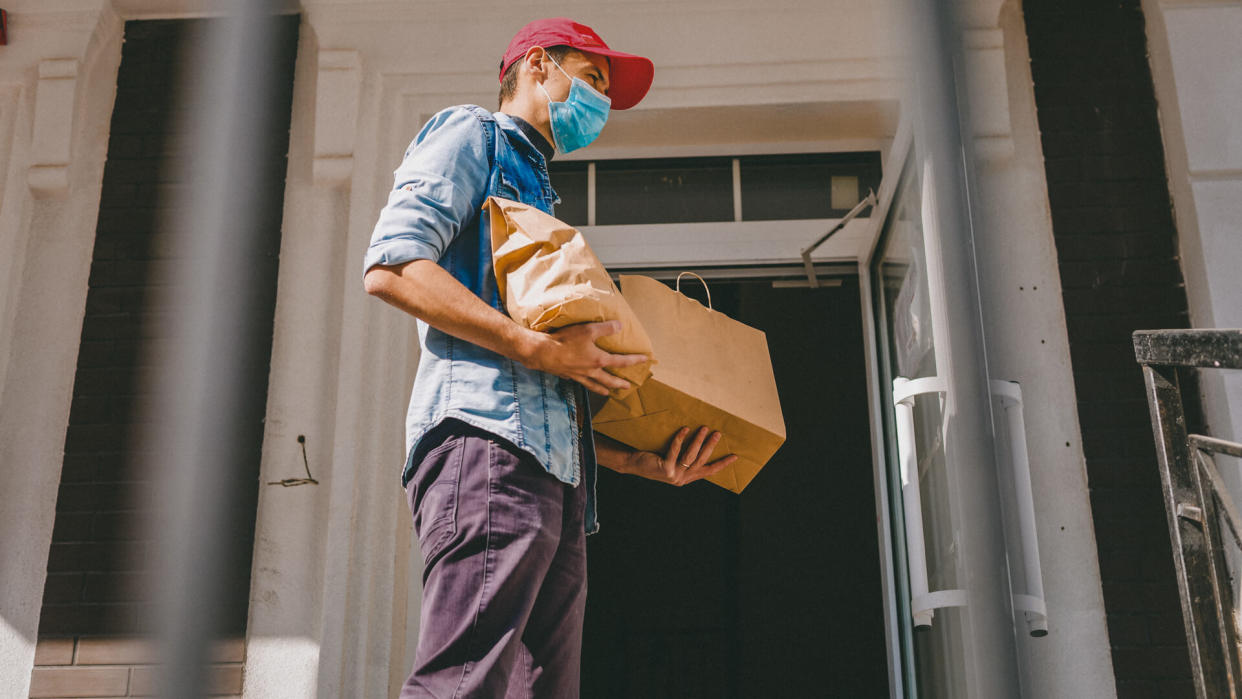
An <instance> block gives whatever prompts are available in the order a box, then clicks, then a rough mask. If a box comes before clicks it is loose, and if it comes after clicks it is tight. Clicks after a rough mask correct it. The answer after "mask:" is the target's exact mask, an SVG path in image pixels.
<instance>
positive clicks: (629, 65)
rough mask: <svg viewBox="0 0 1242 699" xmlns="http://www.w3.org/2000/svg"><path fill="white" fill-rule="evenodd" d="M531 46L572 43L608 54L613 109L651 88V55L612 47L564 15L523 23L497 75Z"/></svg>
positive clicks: (635, 101) (631, 102)
mask: <svg viewBox="0 0 1242 699" xmlns="http://www.w3.org/2000/svg"><path fill="white" fill-rule="evenodd" d="M532 46H542V47H544V48H551V47H553V46H572V47H574V48H576V49H579V50H581V51H585V52H587V53H593V54H596V55H599V56H607V57H608V59H609V77H608V83H609V85H608V98H609V99H610V100H612V108H613V109H629V108H630V107H633V106H634V105H636V104H638V102H639V100H641V99H642V98H643V97H644V96H645V95H646V94H647V90H648V89H650V88H651V78H652V76H654V75H655V66H653V65H652V64H651V59H649V58H643V57H642V56H635V55H633V54H629V53H622V52H620V51H613V50H612V49H610V48H608V44H605V43H604V40H603V39H601V38H599V34H596V33H595V30H594V29H591V28H590V27H588V26H587V25H585V24H579V23H578V22H575V21H573V20H571V19H566V18H564V17H551V18H548V19H537V20H535V21H534V22H531V23H530V24H528V25H526V26H525V27H522V28H521V29H519V30H518V33H517V34H516V35H515V36H514V37H513V41H510V42H509V48H508V49H506V50H505V56H504V58H502V59H501V60H500V79H501V80H504V77H505V71H506V70H508V69H509V66H510V65H512V64H513V62H514V61H516V60H518V59H519V58H521V57H522V56H525V55H526V52H527V51H529V50H530V48H531V47H532Z"/></svg>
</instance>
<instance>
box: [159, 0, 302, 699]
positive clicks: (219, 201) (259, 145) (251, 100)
mask: <svg viewBox="0 0 1242 699" xmlns="http://www.w3.org/2000/svg"><path fill="white" fill-rule="evenodd" d="M219 7H220V8H221V9H222V10H223V14H222V16H221V17H220V18H218V19H212V20H208V21H205V22H204V23H203V25H204V26H205V29H204V32H203V34H201V35H196V36H195V37H194V38H193V39H194V43H193V46H192V49H191V50H192V54H191V55H190V56H189V57H190V58H191V59H192V60H191V63H190V66H189V68H188V69H187V70H186V71H185V72H183V74H182V75H181V82H182V84H183V85H185V86H186V87H185V89H184V90H183V94H182V95H180V96H179V99H180V105H181V109H180V110H179V111H180V113H182V114H185V115H186V116H185V118H186V119H188V120H189V125H190V129H189V132H190V133H191V134H192V137H191V138H192V141H191V143H190V144H189V148H188V150H189V155H188V156H186V157H185V158H184V159H183V161H182V163H181V169H182V171H181V173H180V177H179V178H178V180H177V181H179V182H185V183H187V184H185V185H183V186H182V187H181V188H180V189H179V190H178V193H177V194H176V195H175V199H176V200H175V201H172V202H166V203H165V204H166V205H170V206H171V209H170V210H171V211H172V212H173V213H172V214H171V215H170V218H169V220H166V221H165V222H164V223H165V225H167V226H168V227H169V233H170V234H171V236H172V240H173V246H174V247H173V249H174V257H175V259H176V260H178V264H176V265H174V266H173V268H172V269H171V270H169V272H170V277H169V278H170V285H171V287H172V291H171V293H172V295H173V299H172V304H171V308H174V309H175V313H174V314H172V317H171V318H170V319H169V320H168V321H167V322H168V323H169V327H168V328H167V329H168V331H169V333H168V334H169V335H170V336H172V337H174V338H175V341H174V344H173V345H172V347H171V351H169V352H168V353H167V354H166V356H163V357H160V358H159V362H158V364H156V365H155V366H154V367H153V369H152V373H151V374H150V375H149V376H148V377H147V378H146V381H147V386H148V388H149V390H150V392H151V394H152V396H153V397H152V399H151V400H150V402H149V403H148V404H147V405H146V406H145V409H146V410H150V411H152V414H151V417H153V418H154V417H158V423H159V424H160V425H162V426H164V427H163V429H161V430H159V431H158V433H155V434H151V433H148V434H145V435H142V438H143V439H144V441H145V449H144V452H145V453H147V454H149V456H147V457H146V459H145V461H146V463H145V464H144V465H145V467H146V468H147V469H148V478H150V479H151V480H152V481H153V482H154V486H155V487H154V488H153V489H152V496H153V497H154V499H155V501H154V502H153V503H152V510H153V511H154V512H155V515H154V517H155V519H153V520H152V526H154V527H155V528H156V531H155V532H154V538H155V540H156V542H157V549H156V567H155V571H154V572H155V573H156V576H157V577H156V578H155V579H154V585H155V586H156V590H155V595H156V599H157V604H156V606H155V610H154V611H155V618H153V619H151V620H150V623H151V626H153V628H154V629H155V630H156V631H157V632H158V637H159V638H158V640H159V646H158V647H159V649H160V653H161V655H162V657H161V667H160V675H159V681H160V686H159V692H160V695H161V696H165V697H174V698H177V699H180V698H182V697H201V696H206V694H207V691H208V681H209V680H208V675H207V663H208V662H209V661H210V657H209V655H210V645H211V642H212V641H213V640H214V639H215V638H217V637H218V635H219V633H220V630H221V629H220V626H221V621H222V617H223V616H224V615H223V614H222V613H221V609H222V607H223V605H224V604H225V602H226V600H227V599H228V595H230V594H234V595H235V594H239V593H240V594H247V591H235V590H226V589H224V582H223V581H224V580H226V579H227V577H226V576H225V575H223V570H224V566H225V565H226V560H227V556H226V555H225V554H226V552H227V547H228V545H229V542H228V541H227V540H226V539H227V537H226V536H225V532H226V531H227V530H228V527H227V523H228V514H227V513H228V511H229V508H230V504H231V502H233V501H234V500H235V499H236V493H237V491H238V489H239V488H240V487H242V483H243V480H244V479H243V478H242V474H241V467H242V464H243V463H244V462H245V457H244V455H243V453H242V444H241V442H242V440H241V439H240V438H239V437H240V436H241V435H242V434H243V432H244V425H243V424H241V423H242V419H241V416H242V415H243V413H244V412H245V411H243V410H242V409H241V408H240V405H241V400H242V398H243V396H244V394H245V392H246V391H248V390H255V389H254V387H252V386H248V385H246V372H245V368H246V365H247V362H248V360H249V359H250V358H249V357H248V354H250V353H251V352H252V351H251V349H250V348H251V347H252V346H253V344H254V343H252V342H250V334H251V333H253V332H254V327H255V323H254V322H252V320H251V317H252V315H253V314H254V310H253V307H254V304H252V303H250V299H251V298H252V296H253V294H252V290H253V289H255V288H256V284H258V283H259V282H260V281H261V280H260V278H259V277H260V272H259V265H258V264H256V259H257V258H258V257H259V255H260V252H259V250H257V249H256V246H257V245H258V244H259V242H260V241H261V240H262V238H263V236H261V235H259V234H258V233H259V230H260V227H261V225H262V222H261V220H260V214H261V210H260V206H261V201H262V198H263V196H264V191H263V189H264V188H263V187H261V186H260V182H261V177H262V165H261V159H262V154H264V153H266V152H267V151H268V150H269V149H268V148H265V147H264V141H263V139H264V138H265V134H267V133H270V121H271V120H272V119H273V118H274V116H275V110H274V109H273V101H272V99H271V98H270V96H271V95H272V94H273V93H274V92H275V91H274V90H273V87H274V80H275V79H276V75H277V68H276V63H277V62H276V61H275V60H274V54H273V47H274V45H275V42H274V41H273V40H272V39H273V37H274V36H275V32H276V30H277V28H278V25H277V21H278V20H277V17H276V15H275V14H274V12H273V11H274V10H275V9H276V8H275V7H274V6H273V5H272V4H269V3H268V2H266V1H259V0H227V1H225V2H221V3H220V4H219ZM146 424H148V425H150V424H153V423H152V421H151V420H148V421H147V423H146ZM149 432H150V431H149Z"/></svg>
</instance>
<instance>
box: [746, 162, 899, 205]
mask: <svg viewBox="0 0 1242 699" xmlns="http://www.w3.org/2000/svg"><path fill="white" fill-rule="evenodd" d="M738 160H739V161H740V165H741V175H742V220H744V221H772V220H788V219H797V218H840V217H841V216H844V215H845V214H846V213H848V212H849V210H850V209H851V208H853V206H854V205H855V204H857V203H858V201H859V200H860V199H861V198H862V197H864V196H866V193H867V190H868V189H876V188H878V187H879V186H880V154H879V153H875V152H869V153H802V154H792V155H751V156H743V157H741V158H739V159H738ZM863 215H864V216H866V215H867V214H866V213H864V214H863Z"/></svg>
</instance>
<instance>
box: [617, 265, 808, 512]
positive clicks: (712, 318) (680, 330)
mask: <svg viewBox="0 0 1242 699" xmlns="http://www.w3.org/2000/svg"><path fill="white" fill-rule="evenodd" d="M621 293H622V294H623V295H624V296H625V299H626V300H627V301H629V303H630V307H631V308H633V309H634V312H635V313H636V314H637V315H638V319H639V321H640V322H641V323H642V325H643V327H644V328H646V330H647V334H648V335H650V337H651V343H652V347H653V348H654V349H655V356H656V357H658V358H659V360H660V363H659V364H657V365H655V366H654V367H653V373H652V376H651V378H650V379H649V380H648V381H647V382H646V383H644V384H643V385H642V386H641V387H639V389H638V390H637V391H635V392H634V393H633V394H631V395H629V396H628V397H625V398H623V399H620V400H618V399H615V398H612V399H609V401H608V402H607V403H606V404H605V405H604V407H603V408H601V409H600V412H599V413H597V414H596V416H595V418H594V426H595V430H596V431H598V432H600V433H602V434H605V435H608V436H609V437H612V438H613V439H615V440H617V441H619V442H622V443H623V444H628V445H629V446H631V447H634V448H635V449H641V450H644V451H654V452H656V453H663V452H664V451H665V450H666V449H667V448H668V445H669V442H670V441H671V440H672V438H673V435H674V433H676V431H677V430H678V429H680V428H681V427H683V426H688V427H691V428H697V427H698V426H699V425H707V426H708V427H710V428H712V429H713V430H719V431H720V433H721V434H722V435H723V436H722V438H721V440H720V443H719V444H717V445H716V449H715V450H714V451H713V452H712V453H713V460H714V459H715V458H717V457H722V456H725V455H728V454H737V455H738V460H737V461H735V462H734V463H733V465H731V466H729V467H728V468H726V469H725V470H723V471H721V472H720V473H718V474H716V475H715V476H712V477H711V478H710V479H709V480H711V482H712V483H715V484H716V485H719V486H720V487H722V488H727V489H728V490H732V491H733V492H735V493H740V492H742V489H743V488H745V487H746V484H747V483H750V481H751V479H753V478H754V477H755V474H757V473H758V472H759V469H760V468H762V467H763V465H764V464H766V463H767V462H768V459H770V458H772V455H773V454H775V453H776V450H777V449H778V448H780V446H781V444H783V443H784V442H785V420H784V417H783V416H782V414H781V405H780V398H779V396H778V395H777V392H776V377H775V376H774V375H773V373H772V359H771V357H770V356H769V354H768V342H767V336H766V335H764V333H763V332H762V331H760V330H756V329H754V328H752V327H749V326H747V325H743V324H742V323H739V322H737V321H736V320H733V319H732V318H729V317H728V316H726V315H724V314H723V313H720V312H718V311H713V310H711V309H708V308H704V307H703V305H702V304H700V303H699V302H698V301H695V300H694V299H691V298H688V297H686V296H683V295H682V294H679V293H677V292H675V291H673V290H672V289H669V288H668V287H666V286H664V285H663V284H661V283H660V282H658V281H656V280H654V279H651V278H649V277H641V276H631V275H622V276H621Z"/></svg>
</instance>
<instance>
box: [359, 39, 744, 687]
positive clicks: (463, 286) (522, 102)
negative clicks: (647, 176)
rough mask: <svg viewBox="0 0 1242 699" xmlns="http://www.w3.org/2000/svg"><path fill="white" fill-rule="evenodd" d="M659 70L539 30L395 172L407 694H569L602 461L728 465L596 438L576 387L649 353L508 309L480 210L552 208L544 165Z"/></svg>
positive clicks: (391, 297) (596, 332) (389, 297)
mask: <svg viewBox="0 0 1242 699" xmlns="http://www.w3.org/2000/svg"><path fill="white" fill-rule="evenodd" d="M653 70H654V69H653V67H652V63H651V61H650V60H648V59H646V58H642V57H640V56H634V55H631V54H626V53H621V52H620V51H613V50H612V49H610V48H608V45H607V44H605V43H604V41H603V39H601V38H600V37H599V35H598V34H596V33H595V32H594V31H593V30H592V29H591V28H590V27H588V26H586V25H583V24H579V23H577V22H573V21H570V20H568V19H563V18H556V19H544V20H538V21H534V22H531V23H530V24H528V25H526V26H525V27H523V28H522V29H521V30H520V31H519V32H518V33H517V35H516V36H514V38H513V41H512V42H510V44H509V47H508V50H506V51H505V54H504V57H503V59H502V60H501V62H500V111H497V112H489V111H487V110H486V109H483V108H482V107H478V106H475V105H463V106H456V107H449V108H448V109H445V110H443V111H441V112H439V113H437V114H436V115H435V116H433V117H432V118H431V120H430V121H428V122H427V123H426V124H425V125H424V126H423V128H422V130H421V131H420V132H419V134H418V136H417V137H416V138H415V139H414V142H413V143H412V144H411V145H410V147H409V148H408V149H407V150H406V152H405V156H404V159H403V160H402V162H401V165H400V166H399V167H398V168H397V170H396V171H395V176H396V177H395V182H394V184H393V189H392V191H391V192H390V194H389V197H388V203H387V204H386V205H385V206H384V208H383V210H382V211H381V212H380V215H379V221H378V222H377V223H376V225H375V230H374V232H373V234H372V236H371V243H370V246H369V247H368V248H367V251H366V256H365V260H364V262H365V265H364V270H365V277H364V286H365V288H366V291H367V293H369V294H372V295H374V296H377V297H379V298H381V299H383V300H384V301H386V302H388V303H390V304H392V305H393V306H396V307H397V308H400V309H401V310H403V311H405V312H407V313H409V314H410V315H412V316H414V317H415V318H417V319H418V323H417V325H418V336H419V345H420V349H421V354H420V357H419V365H418V373H417V376H416V378H415V381H414V388H413V392H412V395H411V397H410V405H409V411H408V413H407V415H406V453H407V455H408V456H407V459H406V462H405V466H404V469H403V471H402V474H401V483H402V485H403V486H405V488H406V494H407V499H408V501H409V505H410V511H411V513H412V514H413V517H414V528H415V532H416V534H417V536H418V540H419V543H420V547H421V549H422V554H423V557H424V568H423V601H422V617H421V623H420V626H419V641H418V648H417V650H416V652H415V658H414V668H413V672H412V673H411V674H410V677H409V679H408V680H406V683H405V687H404V689H403V690H402V693H401V696H402V697H403V698H406V697H442V698H445V699H447V698H449V697H455V698H465V697H486V698H488V699H492V698H499V697H507V696H514V697H518V696H520V697H530V696H534V697H549V698H553V699H567V698H572V697H577V696H578V679H579V666H580V658H581V648H582V620H583V610H584V607H585V603H586V545H585V539H584V536H585V534H586V533H592V532H594V531H595V530H596V529H597V527H598V525H597V523H596V518H595V492H594V490H595V465H596V463H597V461H598V463H600V464H603V465H604V466H606V467H608V468H611V469H613V470H616V471H620V472H622V473H631V474H635V475H638V476H642V477H645V478H651V479H655V480H659V481H664V482H667V483H671V484H673V485H684V484H686V483H690V482H692V481H696V480H698V479H700V478H704V477H707V476H710V475H712V474H714V473H716V472H718V471H719V470H721V469H722V468H724V467H726V466H728V465H729V464H731V463H732V462H733V461H734V460H735V457H734V456H732V455H730V456H726V457H725V458H722V459H719V460H716V461H714V462H713V461H712V450H713V449H714V448H715V446H716V444H717V443H718V442H719V440H720V434H719V433H712V434H709V431H708V430H707V429H706V428H699V429H698V430H695V431H694V432H693V434H691V430H690V429H689V428H683V429H682V430H681V431H680V432H679V433H678V434H677V435H676V436H675V437H674V438H673V440H672V442H671V443H670V444H669V446H668V449H667V451H666V453H664V454H655V453H651V452H636V451H632V450H629V449H627V448H626V447H624V446H622V445H620V444H617V443H615V442H611V441H609V440H607V439H606V438H604V437H602V436H595V435H593V433H592V431H591V429H590V411H589V409H588V406H587V401H586V394H585V392H584V391H583V387H585V388H586V389H587V390H590V391H593V392H595V393H597V394H601V395H603V394H607V392H608V391H609V389H613V388H625V387H627V386H628V385H629V383H628V382H627V381H625V380H624V379H621V378H618V377H617V376H614V375H613V374H610V373H609V372H608V371H607V369H609V368H615V367H624V366H630V365H633V364H636V363H638V362H641V361H643V360H645V359H646V357H644V356H643V355H617V354H610V353H608V352H605V351H603V350H601V349H599V348H598V347H596V345H595V341H596V340H597V339H598V338H600V337H603V336H606V335H610V334H613V333H615V332H617V331H618V330H619V329H620V325H619V323H618V322H616V321H613V322H606V323H590V324H584V325H578V326H573V327H568V328H564V329H562V330H560V331H558V332H555V333H538V332H533V331H531V330H528V329H526V328H524V327H521V326H519V325H518V324H516V323H515V322H514V321H513V320H511V319H510V318H509V317H508V316H507V315H505V313H504V312H503V310H502V309H503V307H502V305H501V302H500V298H499V295H498V293H497V290H496V280H495V278H494V273H493V271H492V267H491V247H490V241H489V235H488V230H487V217H486V216H480V215H479V213H480V207H481V206H482V204H483V202H484V200H485V199H486V198H487V196H488V195H497V196H500V197H504V198H507V199H512V200H516V201H520V202H522V203H524V204H528V205H531V206H534V207H537V208H539V209H540V210H542V211H545V212H547V213H549V214H553V213H554V211H553V205H554V204H556V203H559V201H560V200H559V199H558V198H557V197H556V193H555V191H553V189H552V186H551V184H550V182H549V179H548V168H547V162H548V161H549V160H551V159H552V157H553V154H554V153H555V152H561V153H568V152H570V151H573V150H576V149H578V148H582V147H584V146H586V145H588V144H590V143H591V142H592V141H593V140H594V139H595V137H596V136H598V135H599V132H600V130H601V129H602V128H603V126H604V122H605V120H606V119H607V118H608V114H609V112H610V110H612V109H629V108H630V107H632V106H634V105H635V104H637V103H638V101H639V100H641V99H642V98H643V96H644V95H645V94H646V93H647V90H648V88H649V87H650V86H651V79H652V75H653Z"/></svg>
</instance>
